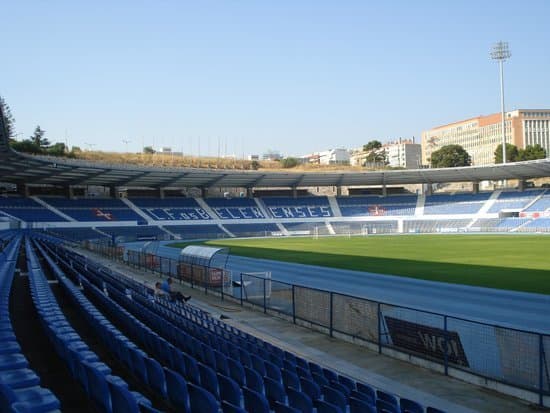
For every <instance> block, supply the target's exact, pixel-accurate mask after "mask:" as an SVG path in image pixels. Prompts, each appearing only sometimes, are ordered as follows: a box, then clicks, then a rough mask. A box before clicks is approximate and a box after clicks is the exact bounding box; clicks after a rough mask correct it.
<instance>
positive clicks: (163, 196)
mask: <svg viewBox="0 0 550 413" xmlns="http://www.w3.org/2000/svg"><path fill="white" fill-rule="evenodd" d="M158 195H159V198H160V199H164V198H165V193H164V188H159V194H158Z"/></svg>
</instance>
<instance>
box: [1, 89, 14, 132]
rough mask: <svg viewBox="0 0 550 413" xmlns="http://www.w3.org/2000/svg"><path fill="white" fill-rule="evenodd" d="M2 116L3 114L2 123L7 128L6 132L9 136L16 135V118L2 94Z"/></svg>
mask: <svg viewBox="0 0 550 413" xmlns="http://www.w3.org/2000/svg"><path fill="white" fill-rule="evenodd" d="M0 116H2V120H3V122H2V123H3V124H4V127H5V128H6V129H5V132H6V133H7V135H8V138H12V137H13V136H14V135H15V119H14V118H13V115H12V114H11V109H10V107H9V106H8V104H7V103H6V101H5V100H4V98H3V97H2V96H0Z"/></svg>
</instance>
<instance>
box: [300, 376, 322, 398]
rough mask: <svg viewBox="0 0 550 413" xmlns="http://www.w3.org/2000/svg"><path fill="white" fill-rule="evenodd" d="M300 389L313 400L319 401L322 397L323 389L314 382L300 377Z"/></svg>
mask: <svg viewBox="0 0 550 413" xmlns="http://www.w3.org/2000/svg"><path fill="white" fill-rule="evenodd" d="M300 388H301V389H302V391H303V392H304V393H306V394H307V395H308V396H309V398H310V399H311V400H317V399H319V398H320V397H321V388H320V387H319V386H318V385H317V383H315V382H314V381H313V380H310V379H307V378H305V377H300Z"/></svg>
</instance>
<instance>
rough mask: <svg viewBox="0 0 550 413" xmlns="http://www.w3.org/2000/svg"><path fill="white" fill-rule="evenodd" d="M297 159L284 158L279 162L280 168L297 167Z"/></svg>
mask: <svg viewBox="0 0 550 413" xmlns="http://www.w3.org/2000/svg"><path fill="white" fill-rule="evenodd" d="M298 163H299V162H298V159H296V158H292V157H288V158H284V159H283V160H282V161H281V166H282V167H283V168H294V167H295V166H296V165H298Z"/></svg>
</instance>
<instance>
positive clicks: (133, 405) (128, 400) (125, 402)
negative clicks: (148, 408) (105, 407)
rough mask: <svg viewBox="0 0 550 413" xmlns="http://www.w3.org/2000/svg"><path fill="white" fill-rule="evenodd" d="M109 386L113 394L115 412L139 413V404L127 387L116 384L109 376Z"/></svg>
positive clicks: (112, 401) (112, 404) (112, 402)
mask: <svg viewBox="0 0 550 413" xmlns="http://www.w3.org/2000/svg"><path fill="white" fill-rule="evenodd" d="M107 384H108V386H109V390H110V394H111V407H112V411H113V412H125V413H139V406H138V402H137V400H136V398H135V397H134V395H133V394H132V393H131V392H130V391H129V390H128V389H127V388H126V387H124V386H120V385H119V384H116V383H115V382H114V381H113V380H111V379H110V377H109V376H107Z"/></svg>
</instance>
